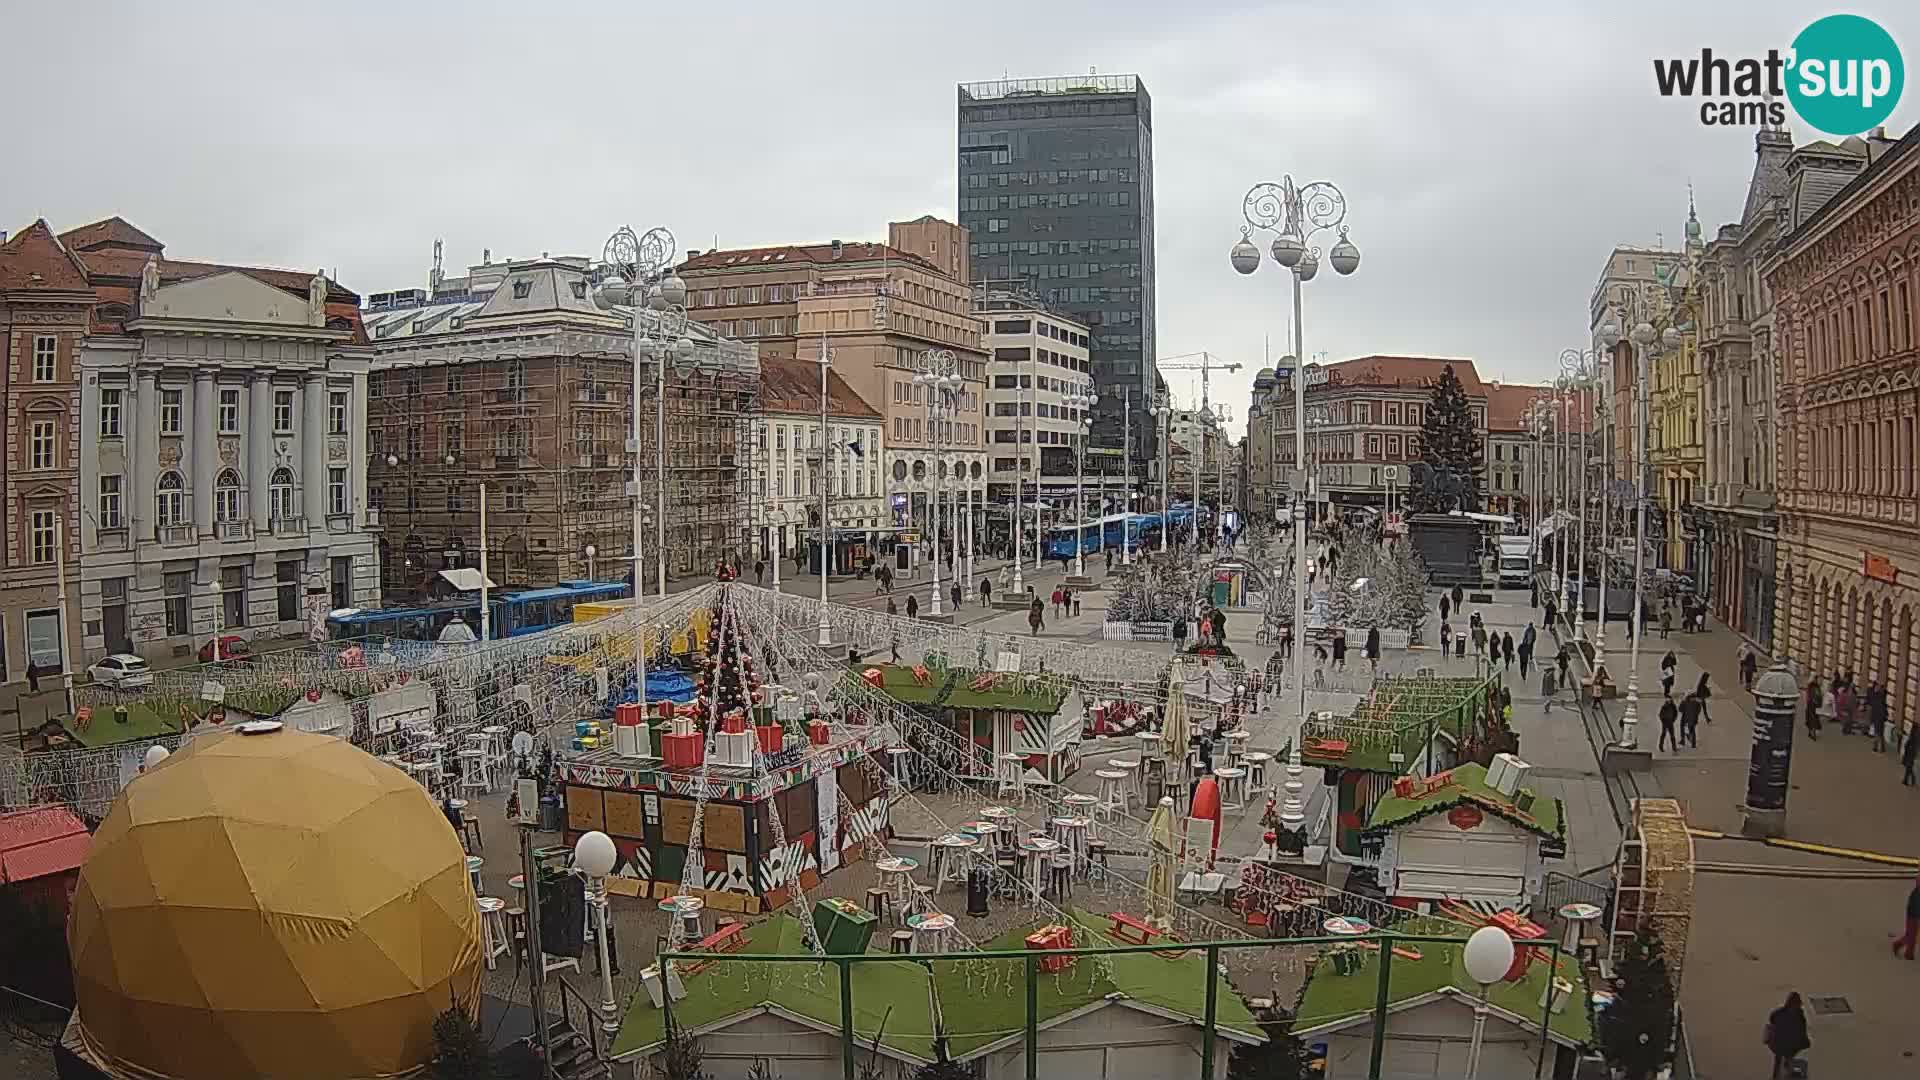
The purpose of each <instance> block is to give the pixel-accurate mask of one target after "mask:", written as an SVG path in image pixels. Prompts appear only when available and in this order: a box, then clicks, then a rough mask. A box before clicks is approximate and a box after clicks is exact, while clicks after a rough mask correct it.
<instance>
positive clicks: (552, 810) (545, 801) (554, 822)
mask: <svg viewBox="0 0 1920 1080" xmlns="http://www.w3.org/2000/svg"><path fill="white" fill-rule="evenodd" d="M565 822H566V818H565V817H564V816H563V815H562V814H561V812H560V796H558V795H548V796H545V797H544V798H542V799H541V800H540V831H541V832H559V831H560V829H561V826H562V825H564V824H565Z"/></svg>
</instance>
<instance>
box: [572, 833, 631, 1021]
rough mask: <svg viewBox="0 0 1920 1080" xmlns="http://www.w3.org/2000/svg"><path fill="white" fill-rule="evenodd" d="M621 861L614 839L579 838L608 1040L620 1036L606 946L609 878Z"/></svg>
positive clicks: (578, 860) (576, 856)
mask: <svg viewBox="0 0 1920 1080" xmlns="http://www.w3.org/2000/svg"><path fill="white" fill-rule="evenodd" d="M618 860H619V853H618V852H616V851H615V850H614V847H613V839H612V838H611V837H609V836H608V835H607V834H606V833H603V832H600V831H599V830H597V829H596V830H594V831H592V832H587V833H582V834H580V839H578V840H576V841H574V844H573V867H574V869H576V870H578V871H580V872H581V873H582V874H585V875H586V877H587V898H588V903H590V904H592V905H593V910H594V914H595V917H596V918H595V921H596V922H598V923H599V925H598V926H596V927H595V928H594V935H593V942H594V946H595V948H597V949H598V950H599V953H600V1029H601V1030H602V1031H605V1032H606V1033H607V1034H608V1036H613V1035H617V1034H619V1032H620V1006H619V1005H618V1004H616V1003H615V1002H614V1000H613V966H612V963H611V960H612V955H611V953H612V950H611V949H609V948H608V945H607V922H608V920H607V875H608V874H611V873H613V865H614V863H615V862H617V861H618Z"/></svg>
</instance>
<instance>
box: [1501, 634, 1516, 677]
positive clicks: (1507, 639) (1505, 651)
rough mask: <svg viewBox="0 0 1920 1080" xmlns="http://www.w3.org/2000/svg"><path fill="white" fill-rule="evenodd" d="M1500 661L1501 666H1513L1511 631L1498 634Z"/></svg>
mask: <svg viewBox="0 0 1920 1080" xmlns="http://www.w3.org/2000/svg"><path fill="white" fill-rule="evenodd" d="M1500 663H1501V667H1503V668H1512V667H1513V634H1512V632H1511V631H1508V632H1503V633H1502V634H1501V635H1500Z"/></svg>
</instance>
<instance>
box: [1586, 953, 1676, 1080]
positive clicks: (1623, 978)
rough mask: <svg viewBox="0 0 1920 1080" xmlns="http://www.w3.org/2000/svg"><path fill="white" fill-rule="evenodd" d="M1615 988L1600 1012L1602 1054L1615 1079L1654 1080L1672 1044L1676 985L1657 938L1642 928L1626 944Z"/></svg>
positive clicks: (1616, 976)
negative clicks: (1610, 1000)
mask: <svg viewBox="0 0 1920 1080" xmlns="http://www.w3.org/2000/svg"><path fill="white" fill-rule="evenodd" d="M1614 984H1615V986H1616V987H1617V990H1616V992H1615V994H1614V998H1613V1004H1612V1005H1609V1006H1607V1011H1606V1012H1603V1013H1601V1014H1600V1051H1601V1053H1602V1054H1603V1055H1605V1057H1606V1059H1607V1064H1608V1065H1610V1066H1612V1067H1613V1069H1615V1070H1616V1073H1615V1075H1618V1076H1623V1077H1625V1078H1626V1080H1650V1078H1651V1077H1653V1076H1655V1075H1657V1074H1658V1073H1659V1071H1660V1069H1661V1067H1662V1066H1664V1065H1665V1064H1666V1063H1667V1062H1668V1061H1669V1060H1670V1059H1671V1058H1672V1054H1671V1053H1670V1052H1669V1049H1670V1047H1671V1046H1672V1044H1673V1008H1674V1003H1673V983H1672V981H1671V980H1670V979H1669V978H1668V977H1667V958H1666V946H1665V943H1663V942H1662V941H1661V940H1660V937H1659V935H1657V934H1655V933H1653V932H1652V931H1651V930H1648V929H1646V928H1644V927H1643V928H1642V929H1641V930H1640V932H1639V933H1637V934H1635V935H1634V936H1633V937H1632V938H1631V939H1629V940H1628V941H1627V944H1626V946H1625V947H1624V948H1623V949H1622V950H1621V955H1620V959H1619V962H1618V964H1617V965H1616V967H1615V975H1614Z"/></svg>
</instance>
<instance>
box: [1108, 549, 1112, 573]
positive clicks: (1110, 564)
mask: <svg viewBox="0 0 1920 1080" xmlns="http://www.w3.org/2000/svg"><path fill="white" fill-rule="evenodd" d="M1107 573H1109V574H1111V573H1113V549H1112V548H1108V549H1107Z"/></svg>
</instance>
